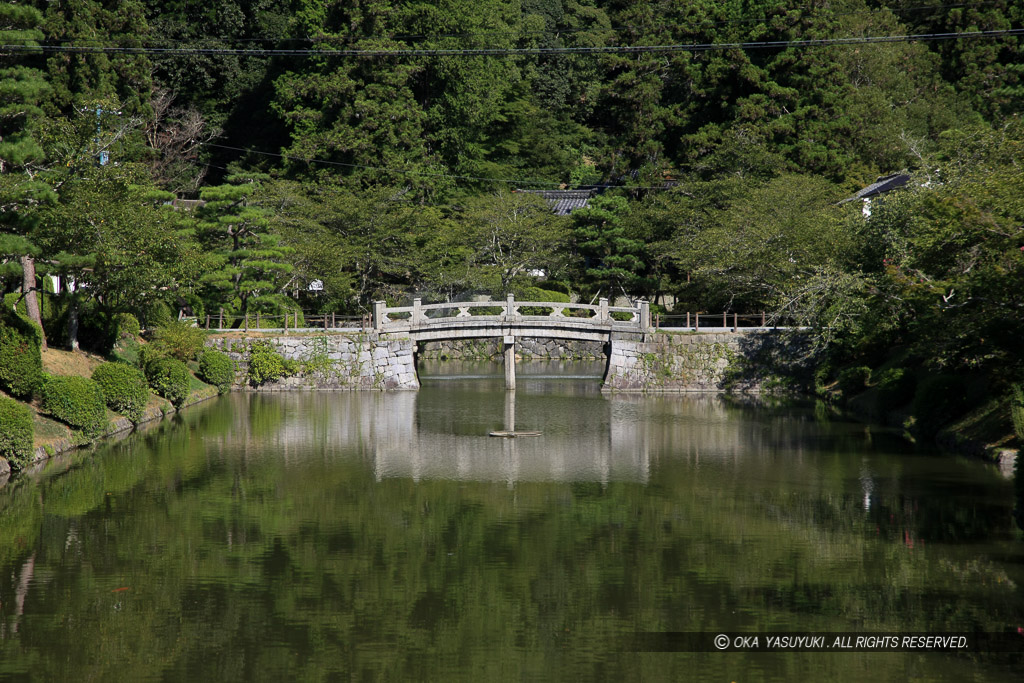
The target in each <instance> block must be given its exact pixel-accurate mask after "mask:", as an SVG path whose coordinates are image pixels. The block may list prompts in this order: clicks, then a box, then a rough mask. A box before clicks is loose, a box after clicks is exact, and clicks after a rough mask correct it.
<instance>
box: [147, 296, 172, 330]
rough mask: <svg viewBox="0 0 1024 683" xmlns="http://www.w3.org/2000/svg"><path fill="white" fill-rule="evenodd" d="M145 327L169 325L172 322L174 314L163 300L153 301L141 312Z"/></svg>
mask: <svg viewBox="0 0 1024 683" xmlns="http://www.w3.org/2000/svg"><path fill="white" fill-rule="evenodd" d="M142 318H143V322H145V324H146V329H153V328H157V327H160V326H161V325H169V324H171V323H173V322H174V314H173V313H171V309H170V308H169V307H168V306H167V304H165V303H164V302H163V301H154V302H153V303H151V304H150V305H149V307H148V308H146V310H145V311H144V312H143V313H142Z"/></svg>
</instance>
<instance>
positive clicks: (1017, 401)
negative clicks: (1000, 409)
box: [1010, 384, 1024, 462]
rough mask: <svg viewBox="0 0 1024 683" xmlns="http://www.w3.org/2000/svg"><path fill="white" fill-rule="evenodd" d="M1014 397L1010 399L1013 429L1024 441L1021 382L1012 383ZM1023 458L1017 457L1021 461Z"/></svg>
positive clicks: (1023, 405) (1023, 396) (1023, 404)
mask: <svg viewBox="0 0 1024 683" xmlns="http://www.w3.org/2000/svg"><path fill="white" fill-rule="evenodd" d="M1012 389H1013V397H1012V398H1011V399H1010V416H1011V417H1012V418H1013V429H1014V431H1016V432H1017V438H1018V439H1020V440H1021V441H1024V387H1022V386H1021V385H1020V384H1014V385H1012ZM1020 460H1021V458H1019V457H1018V458H1017V461H1018V462H1020Z"/></svg>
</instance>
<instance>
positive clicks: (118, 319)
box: [114, 313, 141, 339]
mask: <svg viewBox="0 0 1024 683" xmlns="http://www.w3.org/2000/svg"><path fill="white" fill-rule="evenodd" d="M114 324H115V325H116V326H117V337H118V338H119V339H120V338H121V337H125V336H128V337H138V336H139V332H140V331H141V330H140V327H139V319H138V318H136V317H135V316H134V315H132V314H131V313H118V314H117V315H116V316H114Z"/></svg>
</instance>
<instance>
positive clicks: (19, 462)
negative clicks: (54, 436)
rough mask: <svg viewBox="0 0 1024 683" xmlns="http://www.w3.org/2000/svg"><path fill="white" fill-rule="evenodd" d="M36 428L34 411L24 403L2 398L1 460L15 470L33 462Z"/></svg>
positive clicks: (0, 408) (0, 402) (0, 397)
mask: <svg viewBox="0 0 1024 683" xmlns="http://www.w3.org/2000/svg"><path fill="white" fill-rule="evenodd" d="M34 437H35V428H34V426H33V423H32V411H31V410H29V407H28V406H26V405H25V404H23V403H19V402H18V401H15V400H12V399H9V398H7V397H6V396H0V458H4V459H6V460H7V462H9V463H10V464H11V467H12V468H13V469H15V470H19V469H21V468H22V467H24V466H25V465H27V464H28V463H29V462H31V461H32V446H33V439H34Z"/></svg>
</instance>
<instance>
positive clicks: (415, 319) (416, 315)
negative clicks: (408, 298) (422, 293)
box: [412, 299, 423, 325]
mask: <svg viewBox="0 0 1024 683" xmlns="http://www.w3.org/2000/svg"><path fill="white" fill-rule="evenodd" d="M422 307H423V299H413V300H412V324H413V325H418V324H420V323H421V322H423V308H422Z"/></svg>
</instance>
